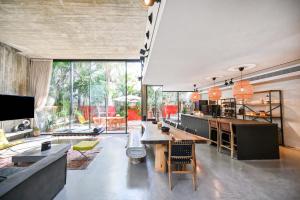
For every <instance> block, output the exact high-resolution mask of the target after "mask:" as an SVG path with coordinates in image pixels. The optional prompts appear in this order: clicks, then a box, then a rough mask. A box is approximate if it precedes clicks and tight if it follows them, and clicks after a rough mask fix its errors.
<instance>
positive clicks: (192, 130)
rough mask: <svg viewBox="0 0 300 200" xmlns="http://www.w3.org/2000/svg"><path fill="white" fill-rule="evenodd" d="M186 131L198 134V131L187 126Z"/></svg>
mask: <svg viewBox="0 0 300 200" xmlns="http://www.w3.org/2000/svg"><path fill="white" fill-rule="evenodd" d="M185 131H186V132H188V133H192V134H196V131H195V130H194V129H190V128H186V129H185Z"/></svg>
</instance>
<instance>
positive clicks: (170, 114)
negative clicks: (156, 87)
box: [161, 91, 179, 122]
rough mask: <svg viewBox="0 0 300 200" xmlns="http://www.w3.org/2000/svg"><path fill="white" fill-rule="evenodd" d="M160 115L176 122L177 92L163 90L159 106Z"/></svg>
mask: <svg viewBox="0 0 300 200" xmlns="http://www.w3.org/2000/svg"><path fill="white" fill-rule="evenodd" d="M161 112H162V117H163V118H164V119H168V120H171V121H173V122H178V121H179V119H178V92H165V91H164V92H163V96H162V106H161Z"/></svg>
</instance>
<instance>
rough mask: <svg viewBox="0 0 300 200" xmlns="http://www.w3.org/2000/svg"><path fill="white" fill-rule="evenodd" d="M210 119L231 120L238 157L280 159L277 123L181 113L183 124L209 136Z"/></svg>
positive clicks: (240, 158) (242, 158) (206, 136)
mask: <svg viewBox="0 0 300 200" xmlns="http://www.w3.org/2000/svg"><path fill="white" fill-rule="evenodd" d="M208 119H215V120H222V121H224V122H231V123H232V127H233V132H234V134H235V136H236V148H237V159H239V160H259V159H279V144H278V127H277V124H272V123H268V122H260V121H254V120H242V119H226V118H212V117H211V116H194V115H189V114H182V115H181V125H182V126H184V127H185V128H189V129H193V130H195V132H196V134H197V135H199V136H202V137H205V138H208V135H209V134H208Z"/></svg>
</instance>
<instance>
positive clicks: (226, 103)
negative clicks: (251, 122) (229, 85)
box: [220, 98, 236, 118]
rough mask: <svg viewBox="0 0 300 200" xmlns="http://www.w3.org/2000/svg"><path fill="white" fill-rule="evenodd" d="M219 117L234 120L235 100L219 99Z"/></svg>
mask: <svg viewBox="0 0 300 200" xmlns="http://www.w3.org/2000/svg"><path fill="white" fill-rule="evenodd" d="M220 101H221V117H224V118H236V100H235V98H226V99H221V100H220Z"/></svg>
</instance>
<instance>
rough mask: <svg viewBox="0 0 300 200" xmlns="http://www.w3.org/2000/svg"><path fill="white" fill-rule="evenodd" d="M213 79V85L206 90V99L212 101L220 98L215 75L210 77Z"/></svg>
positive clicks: (220, 93)
mask: <svg viewBox="0 0 300 200" xmlns="http://www.w3.org/2000/svg"><path fill="white" fill-rule="evenodd" d="M212 79H213V81H214V86H213V87H211V88H209V90H208V99H209V100H212V101H217V100H219V99H220V98H221V96H222V92H221V90H220V88H219V87H218V86H216V77H213V78H212Z"/></svg>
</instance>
